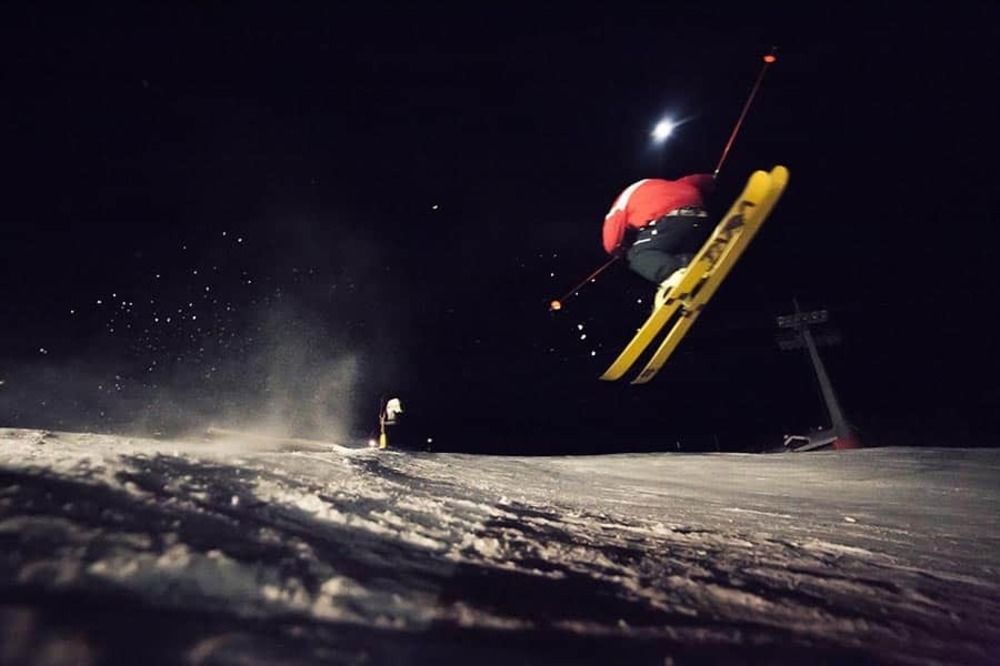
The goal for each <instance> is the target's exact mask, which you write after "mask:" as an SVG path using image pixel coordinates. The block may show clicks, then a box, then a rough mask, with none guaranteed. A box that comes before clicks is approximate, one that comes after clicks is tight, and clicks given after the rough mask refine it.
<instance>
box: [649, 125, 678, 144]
mask: <svg viewBox="0 0 1000 666" xmlns="http://www.w3.org/2000/svg"><path fill="white" fill-rule="evenodd" d="M673 131H674V123H673V121H672V120H661V121H660V122H658V123H656V127H654V128H653V132H652V136H653V141H656V142H657V143H659V142H661V141H666V139H667V137H668V136H670V135H671V134H672V133H673Z"/></svg>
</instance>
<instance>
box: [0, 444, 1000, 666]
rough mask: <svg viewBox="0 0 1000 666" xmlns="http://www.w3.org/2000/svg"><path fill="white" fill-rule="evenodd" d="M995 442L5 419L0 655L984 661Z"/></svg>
mask: <svg viewBox="0 0 1000 666" xmlns="http://www.w3.org/2000/svg"><path fill="white" fill-rule="evenodd" d="M998 516H1000V450H986V449H980V450H957V449H898V448H897V449H865V450H858V451H843V452H814V453H800V454H776V455H737V454H696V455H690V454H689V455H683V454H622V455H610V456H587V457H558V458H526V457H519V458H505V457H490V456H471V455H457V454H433V453H398V452H393V451H388V452H378V451H375V450H369V449H353V450H351V449H334V448H332V447H331V449H330V450H324V449H323V447H320V446H315V447H304V448H303V447H298V448H297V447H294V446H287V445H286V446H284V447H281V446H278V445H277V444H275V445H273V446H268V445H267V444H266V442H265V441H264V440H262V439H260V438H245V439H243V440H241V439H240V438H239V437H233V438H230V439H228V440H225V439H223V440H219V439H214V440H212V441H209V440H207V439H206V440H201V439H199V438H191V439H189V440H187V441H160V440H144V439H138V438H129V437H117V436H110V435H94V434H69V433H49V432H44V431H35V430H2V429H0V590H2V595H0V663H2V664H22V663H24V664H97V663H132V664H142V663H179V664H250V663H280V664H311V663H316V664H320V663H322V664H379V663H391V664H416V663H420V664H422V663H435V664H437V663H469V664H474V665H475V666H481V665H483V664H504V665H505V666H506V665H509V664H523V663H540V664H552V663H572V664H578V663H602V664H657V665H664V664H685V663H726V664H750V663H794V664H809V665H810V666H814V665H816V664H827V663H829V664H870V663H879V664H881V663H885V664H997V663H1000V537H998V532H997V527H998V520H1000V519H998Z"/></svg>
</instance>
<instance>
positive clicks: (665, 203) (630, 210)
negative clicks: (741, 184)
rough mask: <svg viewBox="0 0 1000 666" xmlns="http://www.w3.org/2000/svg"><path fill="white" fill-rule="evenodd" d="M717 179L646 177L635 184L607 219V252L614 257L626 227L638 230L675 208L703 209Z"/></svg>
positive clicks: (710, 177)
mask: <svg viewBox="0 0 1000 666" xmlns="http://www.w3.org/2000/svg"><path fill="white" fill-rule="evenodd" d="M714 184H715V179H713V178H712V176H710V175H708V174H693V175H690V176H684V177H683V178H678V179H677V180H661V179H659V178H646V179H644V180H640V181H639V182H637V183H632V184H631V185H629V186H628V187H627V188H625V191H624V192H622V193H621V194H619V195H618V198H617V199H615V203H614V204H613V205H612V206H611V210H610V211H609V212H608V215H607V217H605V218H604V249H605V251H607V253H608V254H614V252H615V250H617V249H618V248H619V247H620V246H621V244H622V240H623V239H624V238H625V230H626V228H627V227H634V228H639V227H642V226H645V224H646V223H647V222H651V221H653V220H655V219H657V218H659V217H662V216H664V215H666V214H667V213H669V212H670V211H672V210H674V209H676V208H684V207H685V206H702V205H704V202H703V195H704V194H707V193H708V192H710V191H711V189H712V186H713V185H714Z"/></svg>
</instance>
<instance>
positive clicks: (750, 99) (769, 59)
mask: <svg viewBox="0 0 1000 666" xmlns="http://www.w3.org/2000/svg"><path fill="white" fill-rule="evenodd" d="M777 50H778V47H777V46H772V47H771V52H770V53H768V54H767V55H765V56H764V58H763V60H764V64H763V65H762V66H761V68H760V74H758V75H757V81H756V82H754V84H753V88H752V89H751V90H750V96H749V97H747V101H746V104H744V105H743V111H741V112H740V117H739V120H737V121H736V126H735V127H733V133H732V134H730V135H729V141H727V142H726V147H725V148H723V150H722V157H720V158H719V164H718V165H717V166H716V167H715V173H713V174H712V177H713V178H715V177H716V176H718V175H719V169H721V168H722V163H723V162H725V161H726V156H727V155H729V149H730V148H732V147H733V141H735V140H736V134H737V133H738V132H739V131H740V127H741V126H742V125H743V119H744V118H746V116H747V111H749V110H750V103H751V102H753V98H754V96H755V95H756V94H757V89H758V88H760V82H761V81H763V80H764V73H765V72H766V71H767V67H768V65H770V64H771V63H773V62H774V61H776V60H777V59H778V56H777V55H775V53H776V52H777Z"/></svg>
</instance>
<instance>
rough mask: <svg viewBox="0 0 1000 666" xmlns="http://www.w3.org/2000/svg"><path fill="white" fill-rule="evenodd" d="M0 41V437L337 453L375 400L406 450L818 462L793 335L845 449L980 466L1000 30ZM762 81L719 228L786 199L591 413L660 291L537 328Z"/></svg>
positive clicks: (74, 15) (601, 294)
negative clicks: (751, 182) (298, 444)
mask: <svg viewBox="0 0 1000 666" xmlns="http://www.w3.org/2000/svg"><path fill="white" fill-rule="evenodd" d="M800 4H801V3H800ZM4 14H5V18H4V24H5V25H4V30H5V33H6V34H5V36H4V52H5V57H4V70H5V75H4V80H5V83H4V96H3V97H4V99H3V110H2V113H3V118H2V121H3V123H2V131H3V157H4V163H5V167H6V168H5V172H6V176H5V177H4V182H5V185H6V187H5V188H4V190H5V199H6V202H5V203H6V205H5V206H4V207H3V209H2V214H0V215H2V218H0V219H2V229H0V242H2V246H3V266H2V269H0V289H2V292H3V298H2V300H0V321H2V324H0V345H2V346H0V380H2V381H3V384H2V385H0V425H6V426H22V427H23V426H32V427H48V428H67V429H69V428H87V429H95V430H137V431H143V432H174V431H183V430H184V429H187V428H191V427H201V426H202V425H204V424H206V423H210V422H211V423H223V424H230V425H233V424H238V425H243V426H246V425H247V424H248V423H258V422H266V423H269V424H271V425H272V426H274V425H275V424H281V426H282V427H283V429H284V430H285V431H288V432H291V433H294V434H299V435H306V436H322V435H324V434H330V432H333V431H336V432H337V433H350V434H354V435H358V436H363V435H365V434H367V433H369V432H371V430H372V429H373V428H374V426H375V425H376V419H375V417H376V415H377V412H378V407H379V400H380V398H381V397H384V396H388V395H397V396H400V397H401V398H402V399H403V403H404V405H405V406H406V407H407V411H408V415H409V417H410V420H411V429H412V432H413V433H415V434H418V435H419V437H418V440H419V442H420V443H421V444H423V442H424V441H425V437H433V438H434V441H433V442H432V443H431V444H430V447H431V448H438V449H445V448H447V449H462V450H470V451H493V452H514V451H518V452H532V451H535V452H568V451H573V452H586V451H618V450H637V449H665V448H666V449H676V448H678V447H680V448H681V449H682V450H697V449H714V448H719V449H723V450H757V449H760V448H762V447H766V446H772V445H775V444H778V443H780V441H781V437H782V435H783V434H785V433H791V432H804V431H807V430H809V429H810V428H814V427H817V426H825V425H828V423H827V419H826V416H825V414H824V411H823V407H822V403H821V402H820V398H819V394H818V391H817V386H816V382H815V379H814V378H813V374H812V370H811V366H810V365H809V361H808V358H807V357H806V355H805V352H804V351H801V350H800V351H784V352H783V351H781V350H779V349H778V346H777V344H776V338H777V336H778V333H779V331H778V330H777V328H776V326H775V317H776V316H777V315H781V314H787V313H789V312H790V311H791V310H792V309H793V305H792V302H793V299H797V300H798V302H799V304H800V305H801V307H802V308H804V309H816V308H826V309H828V311H829V312H830V316H831V320H832V321H831V324H830V325H829V326H828V327H827V328H828V329H834V330H835V331H836V332H837V333H839V336H840V340H841V342H840V344H838V345H836V346H831V347H824V348H823V349H822V353H823V356H824V359H825V361H826V364H827V367H828V370H829V372H830V375H831V377H832V379H833V382H834V385H835V388H836V389H837V391H838V393H839V395H840V398H841V400H842V403H843V406H844V408H845V410H846V412H847V415H848V417H849V419H850V420H851V422H852V423H853V424H854V426H855V427H856V429H857V430H858V432H859V433H860V437H861V439H862V441H863V442H864V443H867V444H871V445H894V444H912V445H946V446H948V445H964V446H975V445H994V444H995V443H996V440H995V432H996V422H995V421H996V416H995V415H996V412H997V411H998V407H1000V387H998V382H997V379H996V377H997V370H998V368H997V362H996V359H995V357H996V353H997V344H996V342H995V340H994V335H993V323H992V322H993V321H994V319H995V318H996V316H995V309H996V301H997V299H996V295H995V285H996V278H995V272H994V270H993V265H992V264H993V262H994V253H995V247H996V241H997V239H998V234H997V232H996V225H997V223H998V220H997V214H996V210H997V209H996V207H995V199H996V197H995V194H994V192H995V188H996V184H995V183H996V167H995V153H996V151H995V143H996V142H995V126H996V117H997V111H998V109H997V105H996V103H995V102H994V101H993V99H994V97H995V95H994V94H993V88H995V83H996V66H997V58H996V52H997V47H996V44H997V40H998V39H1000V34H998V32H1000V31H998V28H997V26H998V25H1000V11H998V9H997V5H996V3H995V2H957V3H949V4H948V5H943V4H940V3H933V4H922V3H858V4H857V5H847V6H845V5H838V6H815V7H813V6H810V7H796V6H795V5H792V4H789V5H788V6H786V7H782V6H780V5H775V4H773V3H768V5H767V7H764V6H763V5H762V4H761V3H745V4H744V5H743V6H742V7H741V8H735V9H734V8H728V7H723V6H722V5H721V4H720V5H717V6H716V5H707V4H706V3H655V4H654V3H650V4H626V3H615V4H614V5H613V6H607V7H605V8H603V9H600V10H595V9H587V8H586V5H583V4H546V3H537V4H532V5H505V7H504V8H503V9H502V10H501V9H496V8H490V9H486V8H484V7H478V6H477V7H476V8H474V9H472V8H469V9H457V8H456V7H452V6H450V5H445V4H425V3H414V4H413V5H412V6H410V5H405V4H393V5H389V4H370V3H365V5H364V9H362V8H361V5H360V3H359V4H356V5H352V4H330V3H324V4H316V5H309V4H292V5H288V4H285V3H274V4H261V3H252V4H239V5H236V4H233V5H212V6H201V5H196V4H194V3H192V4H175V5H172V6H166V5H159V4H155V5H149V6H146V7H143V6H139V5H121V6H102V7H101V8H96V9H92V8H80V7H75V8H74V7H70V8H64V9H62V10H61V11H56V10H54V9H52V8H51V7H42V6H38V7H33V6H31V5H6V6H5V10H4ZM772 45H777V46H779V49H780V50H779V60H778V62H777V63H776V64H775V65H773V66H772V67H771V68H770V70H769V72H768V74H767V76H766V78H765V79H764V82H763V85H762V88H761V89H760V92H759V94H758V96H757V99H756V101H755V102H754V106H753V108H752V109H751V110H750V113H749V115H748V118H747V121H746V123H745V125H744V127H743V129H742V131H741V134H740V135H739V137H738V138H737V141H736V144H735V147H734V148H733V151H732V153H731V154H730V156H729V159H728V161H727V162H726V164H725V166H724V168H723V171H722V173H721V175H720V180H719V189H718V194H717V197H716V199H715V200H714V201H713V202H712V203H713V206H714V208H715V209H716V210H717V212H719V213H721V212H722V210H724V209H725V207H726V206H727V205H728V203H729V201H730V200H731V199H732V198H733V197H734V196H735V195H736V194H737V193H738V191H739V189H740V187H741V186H742V184H743V182H744V181H745V179H746V177H747V176H748V175H749V173H750V172H751V171H752V170H754V169H757V168H770V167H771V166H773V165H774V164H785V165H787V166H788V167H789V169H790V170H791V173H792V180H791V184H790V186H789V189H788V191H787V193H786V195H785V197H784V199H783V200H782V201H781V203H780V204H779V206H778V207H777V208H776V210H775V212H774V213H773V214H772V216H771V218H770V220H769V221H768V223H767V224H766V225H765V227H764V228H763V230H762V232H761V233H760V235H759V236H758V237H757V239H756V240H755V241H754V243H753V245H752V246H751V247H750V248H749V250H748V251H747V253H746V255H745V256H744V257H743V259H742V260H741V262H740V264H739V265H737V267H736V269H735V270H734V271H733V273H732V275H731V277H730V279H729V280H727V282H726V283H725V285H724V286H723V287H722V288H721V289H720V291H719V293H718V294H717V296H716V298H715V299H714V300H713V301H712V303H711V304H710V306H709V307H708V308H707V309H706V311H705V313H704V315H703V316H702V317H701V319H700V320H699V323H698V324H697V326H695V327H694V329H693V330H692V332H691V333H690V334H689V336H688V337H687V338H686V339H685V341H684V342H683V344H682V346H681V347H680V349H679V351H678V353H677V355H676V357H675V358H673V359H672V360H671V361H670V362H669V364H668V366H667V367H666V368H665V369H664V370H663V372H662V373H661V375H660V376H659V377H657V379H656V380H655V381H654V382H653V383H651V384H650V385H647V386H645V387H633V386H630V385H628V384H626V383H622V384H613V385H608V384H603V383H600V382H598V381H597V379H596V378H597V376H598V375H599V374H600V372H601V371H602V370H603V368H604V367H605V366H606V365H607V363H609V362H610V360H611V359H612V358H613V357H614V355H615V354H616V353H617V351H618V350H619V349H620V347H621V346H622V345H623V344H624V342H625V341H626V340H627V339H628V337H629V335H630V334H631V332H632V331H633V330H634V328H635V327H636V326H637V325H638V323H639V322H640V321H641V319H642V317H643V316H644V315H645V311H646V309H647V308H648V303H643V304H639V303H637V301H638V300H639V299H646V300H647V301H648V298H649V296H650V294H651V292H652V286H651V285H647V284H644V283H643V282H642V280H641V279H640V278H638V277H636V276H634V275H632V274H631V273H629V272H628V271H627V270H625V268H624V267H623V266H614V267H612V268H611V269H609V270H608V271H607V272H606V273H605V274H603V275H602V276H601V277H600V279H599V280H598V281H597V282H596V283H594V284H591V285H588V286H587V287H585V288H584V289H583V290H582V291H581V292H580V295H579V296H577V297H574V298H571V299H569V300H568V301H567V302H566V307H565V308H564V309H563V310H562V311H561V312H559V313H550V312H549V311H548V308H547V305H548V302H549V301H550V300H551V299H553V298H556V297H559V296H561V295H562V294H563V293H564V292H566V291H567V290H568V289H569V288H571V287H572V286H573V285H574V284H575V283H576V282H578V281H579V280H580V279H582V278H583V277H584V276H586V275H587V274H588V273H589V272H590V271H592V270H593V269H594V268H596V267H597V266H599V265H600V264H601V263H602V262H603V261H604V260H605V256H604V255H603V253H602V250H601V247H600V226H601V222H602V220H603V216H604V214H605V213H606V211H607V209H608V207H609V206H610V204H611V202H612V201H613V199H614V198H615V196H616V195H617V194H618V193H619V191H620V190H621V189H622V188H623V187H625V186H626V185H628V184H629V183H630V182H632V181H634V180H636V179H638V178H643V177H657V176H658V177H668V178H670V177H677V176H681V175H684V174H686V173H692V172H699V171H700V172H705V171H708V172H710V171H711V170H712V169H713V168H714V166H715V163H716V161H717V160H718V159H719V155H720V153H721V150H722V147H723V145H724V144H725V141H726V139H727V138H728V135H729V132H730V131H731V129H732V127H733V125H734V123H735V121H736V118H737V116H738V114H739V111H740V108H741V106H742V104H743V102H744V100H745V99H746V97H747V94H748V93H749V91H750V87H751V85H752V83H753V81H754V79H755V77H756V76H757V73H758V71H759V69H760V67H761V60H760V56H761V55H762V54H763V53H766V52H767V51H768V50H769V49H770V47H771V46H772ZM664 114H668V115H672V116H673V117H675V118H680V119H683V121H684V123H683V124H682V125H681V126H680V127H679V129H678V130H677V132H676V134H675V136H674V137H673V138H672V139H671V140H670V141H668V142H667V143H666V144H665V145H664V146H662V147H660V148H657V147H654V146H652V145H651V144H650V142H649V138H648V133H649V130H650V128H651V127H652V126H653V124H655V122H656V121H657V120H658V119H659V118H660V117H661V116H662V115H664ZM719 209H722V210H719ZM99 301H100V302H99ZM168 317H169V318H170V320H169V321H168V320H167V318H168ZM581 326H582V328H581ZM582 335H586V336H587V337H586V338H584V339H581V336H582ZM592 352H593V353H592Z"/></svg>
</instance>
